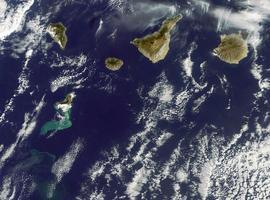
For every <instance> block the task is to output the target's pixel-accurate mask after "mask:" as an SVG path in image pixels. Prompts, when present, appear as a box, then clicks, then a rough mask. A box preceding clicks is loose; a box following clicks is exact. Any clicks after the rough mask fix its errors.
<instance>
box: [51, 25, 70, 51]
mask: <svg viewBox="0 0 270 200" xmlns="http://www.w3.org/2000/svg"><path fill="white" fill-rule="evenodd" d="M66 30H67V29H66V27H65V26H64V25H63V24H62V23H61V22H59V23H51V24H49V26H48V28H47V32H48V33H49V35H50V36H51V37H52V38H53V40H54V41H55V42H56V43H57V44H59V46H60V47H61V49H65V47H66V45H67V41H68V39H67V35H66Z"/></svg>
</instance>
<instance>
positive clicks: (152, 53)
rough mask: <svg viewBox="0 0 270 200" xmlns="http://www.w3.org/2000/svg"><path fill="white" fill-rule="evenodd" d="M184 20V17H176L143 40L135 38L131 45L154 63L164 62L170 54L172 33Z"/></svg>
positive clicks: (168, 20) (164, 22) (165, 22)
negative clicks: (178, 23) (177, 24)
mask: <svg viewBox="0 0 270 200" xmlns="http://www.w3.org/2000/svg"><path fill="white" fill-rule="evenodd" d="M181 19H182V15H176V16H173V17H170V18H167V19H166V20H165V21H163V23H162V26H161V27H160V29H159V30H158V31H156V32H154V33H152V34H149V35H146V36H144V37H142V38H135V39H134V40H133V41H131V44H133V45H134V46H136V47H137V48H138V50H139V52H141V53H142V54H143V55H144V56H145V57H147V58H148V59H149V60H150V61H151V62H152V63H157V62H159V61H161V60H163V59H164V58H165V57H166V55H167V54H168V52H169V49H170V40H171V31H172V30H173V28H174V27H175V25H176V23H177V22H178V21H179V20H181Z"/></svg>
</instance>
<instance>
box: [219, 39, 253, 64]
mask: <svg viewBox="0 0 270 200" xmlns="http://www.w3.org/2000/svg"><path fill="white" fill-rule="evenodd" d="M214 55H215V56H217V57H218V58H219V59H220V60H222V61H224V62H226V63H229V64H239V62H240V61H241V60H243V59H244V58H246V57H247V55H248V45H247V42H246V41H245V40H244V39H243V37H242V35H241V34H230V35H222V36H221V43H220V44H219V46H218V47H217V48H215V49H214Z"/></svg>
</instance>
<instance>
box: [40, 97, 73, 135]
mask: <svg viewBox="0 0 270 200" xmlns="http://www.w3.org/2000/svg"><path fill="white" fill-rule="evenodd" d="M73 98H74V94H68V95H67V96H66V97H65V99H64V100H63V101H61V102H57V103H56V104H55V106H54V107H55V110H56V116H57V118H58V120H50V121H48V122H46V123H45V124H44V125H43V126H42V127H41V130H40V134H41V135H47V134H48V133H51V132H56V131H60V130H64V129H67V128H70V127H71V126H72V121H71V108H72V106H71V104H72V100H73Z"/></svg>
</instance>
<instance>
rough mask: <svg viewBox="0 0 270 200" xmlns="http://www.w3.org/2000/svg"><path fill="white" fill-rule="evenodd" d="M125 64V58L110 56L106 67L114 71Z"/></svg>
mask: <svg viewBox="0 0 270 200" xmlns="http://www.w3.org/2000/svg"><path fill="white" fill-rule="evenodd" d="M123 64H124V62H123V60H121V59H119V58H115V57H108V58H107V59H106V60H105V66H106V68H108V69H109V70H112V71H117V70H119V69H120V68H121V67H122V66H123Z"/></svg>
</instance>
